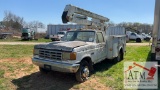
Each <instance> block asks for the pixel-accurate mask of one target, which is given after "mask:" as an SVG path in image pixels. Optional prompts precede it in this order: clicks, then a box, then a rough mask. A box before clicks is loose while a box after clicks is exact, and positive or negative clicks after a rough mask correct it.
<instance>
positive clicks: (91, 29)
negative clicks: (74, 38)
mask: <svg viewBox="0 0 160 90" xmlns="http://www.w3.org/2000/svg"><path fill="white" fill-rule="evenodd" d="M69 31H86V32H88V31H94V32H103V31H102V30H94V29H77V30H69Z"/></svg>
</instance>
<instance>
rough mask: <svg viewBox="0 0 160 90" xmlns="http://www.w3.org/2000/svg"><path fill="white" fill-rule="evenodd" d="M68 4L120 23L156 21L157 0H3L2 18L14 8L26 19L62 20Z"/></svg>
mask: <svg viewBox="0 0 160 90" xmlns="http://www.w3.org/2000/svg"><path fill="white" fill-rule="evenodd" d="M67 4H72V5H74V6H78V7H80V8H83V9H85V10H88V11H91V12H94V13H97V14H99V15H102V16H105V17H107V18H109V19H110V21H112V22H114V23H116V24H117V23H120V22H140V23H147V24H153V19H154V6H155V0H1V1H0V21H2V20H3V18H4V11H11V12H12V13H14V14H16V15H17V16H20V17H23V18H24V20H25V21H26V22H30V21H40V22H42V23H44V24H45V25H47V24H62V20H61V16H62V12H63V10H64V8H65V6H66V5H67Z"/></svg>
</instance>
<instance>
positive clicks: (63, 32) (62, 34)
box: [57, 32, 65, 35]
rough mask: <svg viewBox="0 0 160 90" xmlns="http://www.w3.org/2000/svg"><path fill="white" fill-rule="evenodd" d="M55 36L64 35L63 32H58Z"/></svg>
mask: <svg viewBox="0 0 160 90" xmlns="http://www.w3.org/2000/svg"><path fill="white" fill-rule="evenodd" d="M57 34H62V35H64V34H65V33H64V32H58V33H57Z"/></svg>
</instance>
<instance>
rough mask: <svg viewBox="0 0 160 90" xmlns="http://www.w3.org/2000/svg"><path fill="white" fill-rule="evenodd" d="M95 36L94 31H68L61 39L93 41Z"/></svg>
mask: <svg viewBox="0 0 160 90" xmlns="http://www.w3.org/2000/svg"><path fill="white" fill-rule="evenodd" d="M94 38H95V32H94V31H69V32H67V34H66V35H65V36H64V37H63V39H62V40H63V41H84V42H93V41H94Z"/></svg>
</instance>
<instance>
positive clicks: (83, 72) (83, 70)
mask: <svg viewBox="0 0 160 90" xmlns="http://www.w3.org/2000/svg"><path fill="white" fill-rule="evenodd" d="M75 75H76V80H77V81H78V82H84V81H86V80H87V79H88V78H89V76H90V69H89V64H88V62H87V61H82V62H81V63H80V68H79V69H78V71H77V72H76V74H75Z"/></svg>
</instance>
